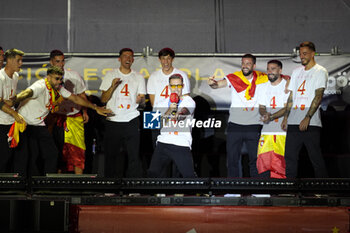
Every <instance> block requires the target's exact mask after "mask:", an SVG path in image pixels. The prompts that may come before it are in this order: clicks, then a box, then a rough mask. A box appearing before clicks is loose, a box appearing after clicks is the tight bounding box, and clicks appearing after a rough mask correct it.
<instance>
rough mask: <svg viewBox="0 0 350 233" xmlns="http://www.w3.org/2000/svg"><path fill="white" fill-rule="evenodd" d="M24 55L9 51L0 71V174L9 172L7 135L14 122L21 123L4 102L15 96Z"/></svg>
mask: <svg viewBox="0 0 350 233" xmlns="http://www.w3.org/2000/svg"><path fill="white" fill-rule="evenodd" d="M23 55H24V53H23V52H22V51H20V50H18V49H9V50H7V51H6V53H5V59H6V66H5V67H4V68H3V69H1V70H0V100H1V102H0V151H1V156H0V173H4V172H10V171H11V164H10V163H9V162H10V161H11V157H12V155H13V149H10V148H9V144H8V137H7V134H8V132H9V130H10V128H11V125H12V124H13V123H14V122H15V120H16V121H17V122H20V123H23V122H24V120H23V118H22V117H21V116H20V115H18V113H17V112H16V111H15V110H14V108H11V107H9V106H8V105H7V104H6V102H7V101H10V100H11V99H12V98H14V97H15V96H16V90H17V82H18V76H19V75H18V72H19V70H20V69H21V66H22V58H23Z"/></svg>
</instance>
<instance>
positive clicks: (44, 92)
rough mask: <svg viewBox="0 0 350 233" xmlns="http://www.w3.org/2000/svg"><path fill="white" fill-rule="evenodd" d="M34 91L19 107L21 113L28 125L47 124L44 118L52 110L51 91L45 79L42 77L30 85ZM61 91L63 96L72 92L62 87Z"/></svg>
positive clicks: (67, 95)
mask: <svg viewBox="0 0 350 233" xmlns="http://www.w3.org/2000/svg"><path fill="white" fill-rule="evenodd" d="M29 88H30V89H32V91H33V96H32V97H31V98H28V99H26V100H25V101H23V102H22V103H21V105H20V107H19V110H18V112H19V114H21V115H22V116H23V118H24V120H25V121H26V122H27V124H28V125H41V126H43V125H45V122H44V119H45V117H46V116H47V115H48V114H49V112H50V111H51V109H50V92H49V90H48V89H47V87H46V84H45V79H40V80H38V81H36V82H35V83H33V84H32V85H31V86H30V87H29ZM59 93H60V94H61V96H62V97H63V98H68V97H69V96H70V95H71V94H72V93H70V92H69V91H67V90H66V89H65V88H64V87H61V89H60V90H59Z"/></svg>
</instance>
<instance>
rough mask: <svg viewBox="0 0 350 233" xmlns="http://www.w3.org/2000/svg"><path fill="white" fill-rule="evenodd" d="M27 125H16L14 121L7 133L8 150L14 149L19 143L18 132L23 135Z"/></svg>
mask: <svg viewBox="0 0 350 233" xmlns="http://www.w3.org/2000/svg"><path fill="white" fill-rule="evenodd" d="M26 126H27V123H25V122H24V123H18V122H17V121H15V122H14V123H13V124H12V126H11V128H10V131H9V132H8V134H7V136H8V142H9V146H10V148H15V147H17V146H18V143H19V132H21V133H23V132H24V130H25V129H26Z"/></svg>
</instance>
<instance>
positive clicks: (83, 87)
mask: <svg viewBox="0 0 350 233" xmlns="http://www.w3.org/2000/svg"><path fill="white" fill-rule="evenodd" d="M73 75H74V76H75V80H77V81H76V86H75V88H76V91H77V92H76V93H78V94H81V93H83V92H84V91H86V85H85V82H84V80H83V78H82V77H80V75H79V74H78V73H76V72H73Z"/></svg>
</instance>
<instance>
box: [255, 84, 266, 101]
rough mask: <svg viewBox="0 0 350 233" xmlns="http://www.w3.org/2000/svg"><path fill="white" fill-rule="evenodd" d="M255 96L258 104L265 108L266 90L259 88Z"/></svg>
mask: <svg viewBox="0 0 350 233" xmlns="http://www.w3.org/2000/svg"><path fill="white" fill-rule="evenodd" d="M260 85H264V84H260ZM256 94H257V96H256V99H257V101H258V104H259V105H264V106H266V105H267V104H266V102H267V100H266V99H267V96H266V88H265V87H262V88H259V89H258V90H257V93H256Z"/></svg>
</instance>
